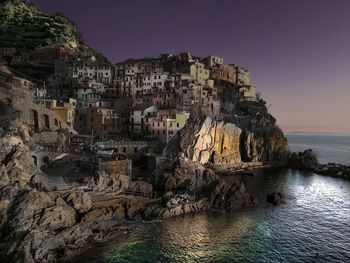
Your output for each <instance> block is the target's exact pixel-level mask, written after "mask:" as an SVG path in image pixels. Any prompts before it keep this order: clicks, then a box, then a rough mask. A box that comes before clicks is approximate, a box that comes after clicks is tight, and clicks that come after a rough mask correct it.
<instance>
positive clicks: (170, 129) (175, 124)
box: [166, 112, 190, 142]
mask: <svg viewBox="0 0 350 263" xmlns="http://www.w3.org/2000/svg"><path fill="white" fill-rule="evenodd" d="M189 116H190V114H189V113H185V112H177V113H176V115H175V116H173V118H168V119H167V123H166V142H169V141H170V140H171V138H173V137H174V135H175V134H176V133H177V132H178V131H179V130H181V129H182V128H183V127H184V126H185V124H186V121H187V119H188V118H189Z"/></svg>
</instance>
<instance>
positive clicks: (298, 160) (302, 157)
mask: <svg viewBox="0 0 350 263" xmlns="http://www.w3.org/2000/svg"><path fill="white" fill-rule="evenodd" d="M288 167H290V168H296V169H306V170H310V171H313V172H314V173H317V174H320V175H326V176H331V177H339V178H343V179H350V165H343V164H337V163H327V164H320V163H319V162H318V160H317V157H316V154H315V153H314V152H313V150H312V149H308V150H305V151H304V152H298V153H293V154H291V157H290V160H289V163H288Z"/></svg>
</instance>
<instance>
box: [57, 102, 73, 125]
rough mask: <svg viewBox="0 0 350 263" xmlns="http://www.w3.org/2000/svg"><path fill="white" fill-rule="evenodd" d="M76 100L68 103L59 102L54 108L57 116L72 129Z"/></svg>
mask: <svg viewBox="0 0 350 263" xmlns="http://www.w3.org/2000/svg"><path fill="white" fill-rule="evenodd" d="M75 106H76V100H75V99H69V100H68V102H62V103H60V102H57V103H56V105H55V106H54V107H53V108H52V110H53V111H54V112H56V114H57V115H59V116H60V117H61V118H62V119H63V120H64V121H65V122H66V123H67V124H68V125H69V126H70V127H73V125H74V113H75Z"/></svg>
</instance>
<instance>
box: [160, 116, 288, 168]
mask: <svg viewBox="0 0 350 263" xmlns="http://www.w3.org/2000/svg"><path fill="white" fill-rule="evenodd" d="M164 153H165V155H166V156H167V157H168V158H171V157H175V156H183V157H186V158H188V159H190V160H192V161H193V162H198V163H200V164H208V163H212V164H218V165H220V164H239V163H241V162H264V163H284V162H286V161H287V160H288V156H289V148H288V144H287V140H286V139H285V137H284V136H283V133H282V131H281V130H280V129H279V128H277V127H275V126H269V127H265V128H260V129H255V130H248V129H241V128H239V127H238V126H236V125H235V124H234V123H231V122H225V121H222V120H221V121H219V120H214V119H212V118H211V117H206V118H199V119H194V120H191V121H189V122H188V123H187V124H186V126H185V127H184V128H183V129H182V130H181V131H180V132H179V133H178V134H177V136H175V137H174V138H173V139H172V140H171V141H170V142H169V144H168V145H167V147H166V148H165V150H164Z"/></svg>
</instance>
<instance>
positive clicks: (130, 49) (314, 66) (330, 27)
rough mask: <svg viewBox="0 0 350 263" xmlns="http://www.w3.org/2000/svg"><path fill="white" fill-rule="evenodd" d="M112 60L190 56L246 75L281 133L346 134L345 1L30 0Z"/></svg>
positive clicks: (348, 26) (349, 61)
mask: <svg viewBox="0 0 350 263" xmlns="http://www.w3.org/2000/svg"><path fill="white" fill-rule="evenodd" d="M32 2H34V3H36V4H37V5H38V6H39V7H41V8H42V9H44V10H46V11H50V12H55V11H59V12H62V13H64V14H65V15H66V16H68V17H69V18H71V19H72V20H74V21H75V22H76V24H77V25H78V28H79V30H80V32H81V33H82V35H83V37H84V39H85V41H86V42H87V43H88V44H89V45H90V46H91V47H93V48H95V49H96V50H98V51H100V52H101V53H103V54H104V55H105V56H106V57H108V58H109V60H110V61H111V62H113V63H115V62H119V61H122V60H125V59H127V58H130V57H133V58H141V57H146V56H157V55H159V54H160V53H179V52H182V51H189V52H191V53H192V54H194V55H199V56H206V55H209V54H215V55H219V56H222V57H224V58H225V62H226V63H236V64H241V65H242V66H245V67H246V68H248V69H249V70H250V74H251V78H252V81H253V83H254V84H255V85H256V86H257V88H258V91H260V92H261V93H262V96H263V98H264V99H265V100H266V101H267V102H268V104H271V105H272V106H271V108H270V111H271V112H272V114H273V115H274V116H275V117H276V118H277V120H278V124H279V125H280V126H281V127H282V128H284V130H285V131H295V130H298V131H323V132H325V131H327V132H347V133H350V15H349V14H350V1H349V0H308V1H305V0H285V1H281V0H263V1H262V0H215V1H214V0H211V1H209V0H176V1H171V0H147V1H146V0H124V1H118V0H103V1H101V0H89V1H86V0H74V1H72V0H50V1H48V0H33V1H32Z"/></svg>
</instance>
